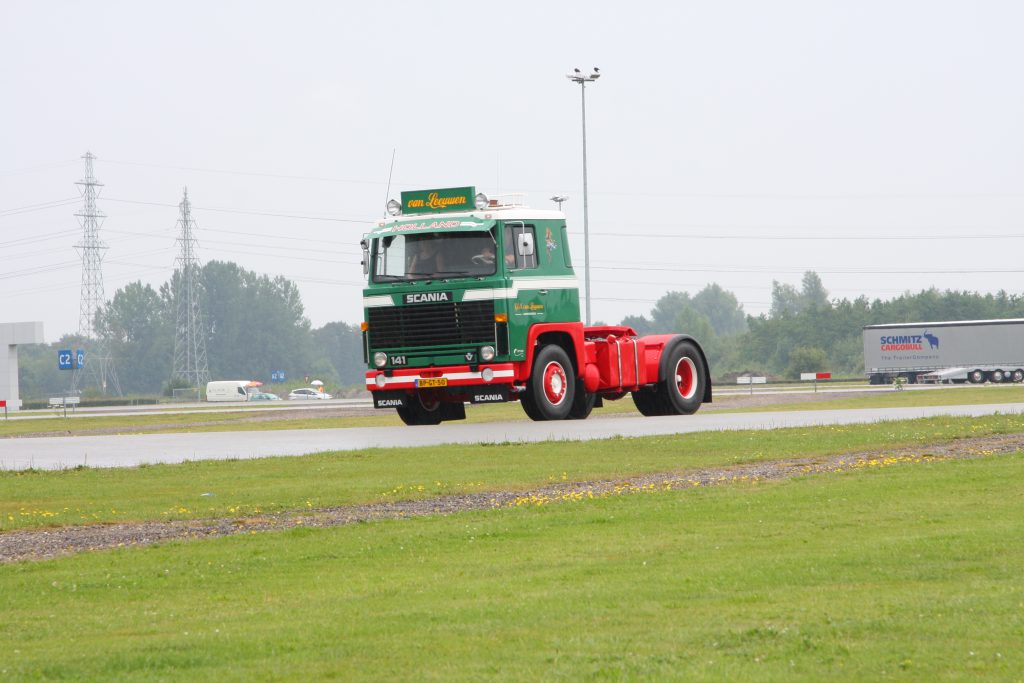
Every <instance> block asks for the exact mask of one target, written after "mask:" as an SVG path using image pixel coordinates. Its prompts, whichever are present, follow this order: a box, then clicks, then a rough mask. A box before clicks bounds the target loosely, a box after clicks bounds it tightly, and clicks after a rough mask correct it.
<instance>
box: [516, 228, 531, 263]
mask: <svg viewBox="0 0 1024 683" xmlns="http://www.w3.org/2000/svg"><path fill="white" fill-rule="evenodd" d="M519 255H520V256H524V257H525V256H533V235H531V234H530V233H528V232H524V233H523V234H521V235H520V236H519Z"/></svg>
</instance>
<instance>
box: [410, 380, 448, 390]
mask: <svg viewBox="0 0 1024 683" xmlns="http://www.w3.org/2000/svg"><path fill="white" fill-rule="evenodd" d="M416 386H417V387H419V388H420V389H430V388H433V387H446V386H448V378H447V377H421V378H420V379H418V380H416Z"/></svg>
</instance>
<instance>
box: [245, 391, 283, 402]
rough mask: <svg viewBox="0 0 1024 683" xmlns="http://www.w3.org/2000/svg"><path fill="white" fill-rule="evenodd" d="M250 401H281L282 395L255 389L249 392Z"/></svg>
mask: <svg viewBox="0 0 1024 683" xmlns="http://www.w3.org/2000/svg"><path fill="white" fill-rule="evenodd" d="M249 400H250V401H280V400H281V397H280V396H278V395H277V394H271V393H270V392H266V391H255V392H253V393H251V394H249Z"/></svg>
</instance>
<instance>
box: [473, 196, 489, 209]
mask: <svg viewBox="0 0 1024 683" xmlns="http://www.w3.org/2000/svg"><path fill="white" fill-rule="evenodd" d="M487 204H488V201H487V195H485V194H484V193H483V192H480V193H478V194H477V196H475V197H473V206H475V207H476V210H477V211H483V210H484V209H486V208H487Z"/></svg>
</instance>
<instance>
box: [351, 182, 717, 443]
mask: <svg viewBox="0 0 1024 683" xmlns="http://www.w3.org/2000/svg"><path fill="white" fill-rule="evenodd" d="M389 213H391V218H389V219H387V220H384V221H381V222H380V223H379V224H378V225H377V226H376V228H375V229H373V230H372V231H371V232H369V233H368V234H367V235H365V236H364V238H363V240H362V242H361V246H362V250H363V269H364V274H365V275H367V278H368V281H367V286H366V288H365V289H364V290H363V307H364V313H365V317H364V322H363V325H362V330H363V350H364V359H365V361H366V363H367V364H368V366H369V370H368V372H367V374H366V384H367V388H368V389H369V390H370V391H371V392H372V394H373V397H374V404H375V406H376V407H379V408H383V407H394V408H396V409H398V413H399V415H400V416H401V417H402V419H403V420H404V421H405V422H407V423H408V424H434V423H436V422H440V421H441V420H449V419H460V418H462V417H464V416H465V407H464V405H465V403H493V402H504V401H509V400H521V401H523V405H524V408H525V409H526V411H527V414H528V415H530V417H532V418H534V419H559V418H563V417H573V416H585V415H583V413H589V412H590V409H591V408H592V407H593V406H594V405H595V404H596V403H597V402H598V398H599V393H598V391H597V389H598V388H599V387H600V386H601V385H600V382H599V381H598V380H596V379H595V374H596V373H597V372H598V371H597V370H596V369H595V368H590V366H592V365H593V364H594V362H595V359H596V356H597V349H596V348H594V345H593V343H591V344H590V345H589V346H588V342H587V339H586V334H585V330H584V327H583V324H582V323H581V322H580V301H579V283H578V280H577V278H576V274H575V272H574V270H573V266H572V259H571V255H570V250H569V240H568V231H567V229H566V221H565V215H564V214H563V213H562V212H561V211H553V210H536V209H529V208H527V207H525V206H524V205H523V203H522V202H521V201H519V200H518V199H515V198H512V199H504V200H502V199H497V198H495V199H489V198H487V197H485V196H484V195H482V194H478V193H476V191H475V188H472V187H463V188H445V189H440V190H426V191H422V192H403V193H402V201H401V202H397V201H394V200H392V201H391V202H389ZM615 330H618V336H622V337H628V336H630V333H632V331H631V330H628V328H621V329H619V328H615ZM601 334H602V336H603V337H607V336H608V335H604V334H603V332H602V333H601ZM612 336H616V335H615V334H612ZM633 336H634V337H635V334H633ZM616 338H618V337H616ZM655 346H657V345H656V344H655ZM544 347H556V348H552V349H548V351H546V352H545V354H544V358H545V359H546V361H545V363H546V365H545V367H544V368H541V369H540V370H539V372H540V373H542V374H543V375H544V378H543V380H536V376H537V373H536V372H535V371H534V370H535V368H534V365H535V363H536V361H537V358H538V354H539V353H540V351H541V349H542V348H544ZM638 348H639V347H638V346H637V345H636V344H634V348H633V355H634V357H635V358H634V361H635V362H640V357H639V353H638V352H637V351H638ZM552 355H555V356H558V358H556V359H554V360H551V359H550V358H549V357H551V356H552ZM700 355H701V360H703V352H700ZM588 368H590V370H589V373H590V377H589V378H588ZM704 368H705V370H703V371H702V374H701V381H702V382H704V383H706V385H707V387H708V389H707V392H703V391H702V392H701V398H704V396H705V393H706V394H707V398H708V399H710V382H709V381H705V380H706V378H705V375H706V363H705V365H704ZM619 374H620V375H621V374H622V373H621V372H620V373H619ZM637 376H638V373H635V372H634V379H635V378H636V377H637ZM620 379H621V378H620ZM538 382H539V383H538ZM634 384H636V382H635V381H634ZM533 385H536V386H533ZM628 386H630V385H623V384H622V383H621V382H620V383H619V386H618V387H616V388H626V387H628ZM531 387H532V388H531ZM588 387H589V389H588ZM577 394H578V395H579V398H578V399H577ZM567 401H568V402H569V403H573V402H577V403H579V402H582V403H581V404H580V405H576V406H575V408H573V407H572V406H568V405H566V402H567Z"/></svg>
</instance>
